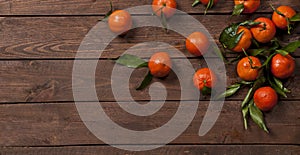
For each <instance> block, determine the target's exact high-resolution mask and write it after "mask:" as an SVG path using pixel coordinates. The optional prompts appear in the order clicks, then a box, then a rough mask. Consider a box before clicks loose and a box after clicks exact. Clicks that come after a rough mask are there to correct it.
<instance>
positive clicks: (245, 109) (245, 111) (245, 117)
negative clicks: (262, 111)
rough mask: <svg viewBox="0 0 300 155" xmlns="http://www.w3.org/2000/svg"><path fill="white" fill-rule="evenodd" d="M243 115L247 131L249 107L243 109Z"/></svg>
mask: <svg viewBox="0 0 300 155" xmlns="http://www.w3.org/2000/svg"><path fill="white" fill-rule="evenodd" d="M242 114H243V120H244V128H245V129H246V130H247V128H248V123H247V117H248V114H249V106H246V107H244V108H242Z"/></svg>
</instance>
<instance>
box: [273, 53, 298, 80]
mask: <svg viewBox="0 0 300 155" xmlns="http://www.w3.org/2000/svg"><path fill="white" fill-rule="evenodd" d="M295 67H296V64H295V60H294V58H293V57H292V56H290V55H286V56H283V55H281V54H276V55H275V56H274V57H273V58H272V61H271V72H272V74H273V75H274V76H275V77H277V78H280V79H286V78H288V77H290V76H291V75H292V74H293V73H294V71H295Z"/></svg>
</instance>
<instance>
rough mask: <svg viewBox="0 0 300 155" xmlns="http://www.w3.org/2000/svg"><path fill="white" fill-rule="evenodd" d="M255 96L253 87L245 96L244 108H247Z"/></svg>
mask: <svg viewBox="0 0 300 155" xmlns="http://www.w3.org/2000/svg"><path fill="white" fill-rule="evenodd" d="M253 94H254V91H253V87H252V88H250V89H249V90H248V93H247V95H246V96H245V98H244V100H243V102H242V108H244V107H246V104H247V103H248V102H249V101H250V99H251V98H252V96H253Z"/></svg>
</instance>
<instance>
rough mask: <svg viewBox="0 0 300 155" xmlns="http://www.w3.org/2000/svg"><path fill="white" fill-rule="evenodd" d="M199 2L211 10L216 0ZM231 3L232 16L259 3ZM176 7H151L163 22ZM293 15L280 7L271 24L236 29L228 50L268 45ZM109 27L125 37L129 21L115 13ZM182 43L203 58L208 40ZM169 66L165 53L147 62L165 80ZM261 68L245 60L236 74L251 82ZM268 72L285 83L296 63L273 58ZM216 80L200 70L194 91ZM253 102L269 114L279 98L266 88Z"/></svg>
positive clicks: (195, 36) (170, 0)
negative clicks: (260, 44)
mask: <svg viewBox="0 0 300 155" xmlns="http://www.w3.org/2000/svg"><path fill="white" fill-rule="evenodd" d="M200 2H201V3H202V4H204V5H207V6H209V7H212V5H214V4H216V3H217V2H218V0H195V2H194V4H193V6H194V5H196V4H197V3H200ZM234 3H235V8H234V12H233V14H234V15H237V14H240V13H242V12H243V13H253V12H254V11H256V10H257V9H258V8H259V6H260V0H249V1H244V0H234ZM176 7H177V4H176V1H175V0H153V3H152V9H153V12H154V13H155V14H156V15H157V16H159V17H161V14H163V15H164V17H165V18H170V17H171V16H173V14H174V13H175V8H176ZM295 14H296V12H295V11H294V10H293V9H292V8H291V7H288V6H280V7H278V8H277V9H276V10H275V11H274V13H273V16H272V20H271V19H269V18H266V17H259V18H257V19H256V20H254V21H253V22H255V23H259V24H256V25H252V26H251V27H246V26H242V25H241V26H239V27H238V29H237V32H236V33H237V34H241V33H242V35H241V37H240V39H239V41H238V42H237V44H236V45H235V46H234V47H233V48H230V50H231V51H234V52H237V53H240V52H243V51H244V52H245V51H247V49H248V48H249V47H250V46H251V44H252V41H253V39H255V40H256V41H257V42H259V43H268V42H270V41H271V40H272V39H273V38H274V36H275V34H276V27H277V28H280V29H287V28H288V24H289V23H288V20H287V18H291V17H293V16H294V15H295ZM108 24H109V28H110V30H111V31H112V32H114V33H117V34H124V33H126V32H127V31H128V30H130V29H131V27H132V19H131V16H130V14H129V13H128V12H126V11H125V10H117V11H114V12H113V13H112V14H111V15H110V16H109V18H108ZM185 43H186V49H187V50H188V51H189V52H190V53H191V54H193V55H195V56H202V55H203V54H205V52H206V51H207V50H208V48H209V46H210V45H209V40H208V38H207V36H206V35H205V34H203V33H202V32H194V33H192V34H190V35H189V36H188V37H187V39H186V42H185ZM171 66H172V64H171V60H170V57H169V55H168V53H166V52H158V53H155V54H154V55H152V57H151V58H150V60H149V62H148V68H149V70H150V73H151V74H152V75H153V76H154V77H165V76H167V75H168V74H169V72H170V71H171ZM261 66H262V64H261V62H260V59H258V58H257V57H254V56H247V57H245V58H243V59H241V60H240V61H239V62H238V64H237V74H238V76H239V77H240V78H241V79H242V80H244V81H254V80H256V79H257V78H258V76H259V69H257V68H259V67H261ZM270 68H271V72H272V74H273V75H274V76H275V77H277V78H279V79H285V78H288V77H290V76H291V75H292V73H293V72H294V70H295V61H294V59H293V58H292V57H291V56H290V55H281V54H276V55H275V56H273V57H272V60H271V67H270ZM216 79H217V78H216V76H215V74H214V73H213V72H212V71H211V70H210V69H209V68H202V69H199V70H198V71H197V72H196V73H195V74H194V78H193V82H194V85H195V87H197V88H198V89H199V90H200V91H202V90H203V88H205V87H208V88H212V87H213V86H214V85H215V84H216V81H217V80H216ZM253 98H254V102H255V104H256V106H257V107H258V108H259V109H260V110H262V111H268V110H270V109H272V108H273V107H274V106H275V105H276V103H277V98H278V97H277V94H276V91H274V90H273V89H272V88H271V87H269V86H267V87H262V88H259V89H257V90H256V92H255V93H254V97H253Z"/></svg>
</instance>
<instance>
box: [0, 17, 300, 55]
mask: <svg viewBox="0 0 300 155" xmlns="http://www.w3.org/2000/svg"><path fill="white" fill-rule="evenodd" d="M256 16H257V15H256ZM256 16H253V17H247V16H241V17H236V18H230V16H227V15H207V16H201V15H200V16H194V17H195V18H196V19H197V20H199V21H200V22H201V23H202V24H203V25H204V26H205V27H206V28H207V29H208V31H209V32H210V34H211V35H212V37H213V38H214V39H215V40H216V41H217V40H218V38H219V35H220V33H221V32H222V30H223V29H224V28H225V27H226V26H227V25H229V24H230V23H232V22H238V21H244V20H247V19H255V17H256ZM145 18H146V16H145ZM98 19H99V17H45V18H40V17H36V18H32V17H26V18H24V17H22V18H15V17H13V18H3V19H0V36H3V37H0V58H1V59H24V58H25V59H32V58H34V59H40V58H45V59H48V58H50V59H51V58H59V59H64V58H74V57H75V55H76V52H77V50H78V47H79V45H80V43H81V41H82V39H83V38H84V37H85V35H86V34H87V33H88V32H89V30H90V29H91V28H92V27H93V26H94V25H96V23H97V22H98ZM212 23H213V24H212ZM186 26H187V25H186ZM183 27H185V24H184V23H183ZM103 29H108V28H107V25H106V24H104V25H103ZM299 33H300V26H299V25H298V26H297V28H296V30H295V31H294V32H293V35H291V36H288V35H282V32H280V34H278V35H279V36H280V40H283V42H284V43H287V42H291V41H294V40H299V39H300V37H299V36H300V35H299ZM148 41H159V42H165V43H167V44H170V45H172V46H174V47H176V48H177V49H179V50H181V51H182V52H183V53H184V54H185V55H186V56H188V57H192V55H190V54H188V52H187V51H186V49H185V43H184V41H185V38H184V37H183V36H181V35H179V34H177V33H175V32H170V33H169V34H166V33H165V31H164V30H163V29H161V28H153V27H145V28H138V29H134V30H132V31H130V32H129V33H128V34H127V36H126V37H125V38H120V37H118V38H116V39H114V40H113V41H112V42H111V43H110V45H109V46H108V47H107V48H106V50H105V51H104V52H103V54H102V56H101V57H102V58H116V57H118V56H120V55H121V54H122V53H123V52H124V51H126V50H127V49H128V48H130V47H132V46H134V45H136V44H138V43H143V42H148ZM151 48H153V50H160V48H159V47H149V49H151ZM79 52H86V51H79ZM137 52H139V53H142V52H140V51H137ZM295 55H296V56H300V49H299V50H297V52H296V53H295ZM227 56H229V57H232V56H235V55H227ZM174 57H175V56H174Z"/></svg>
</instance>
